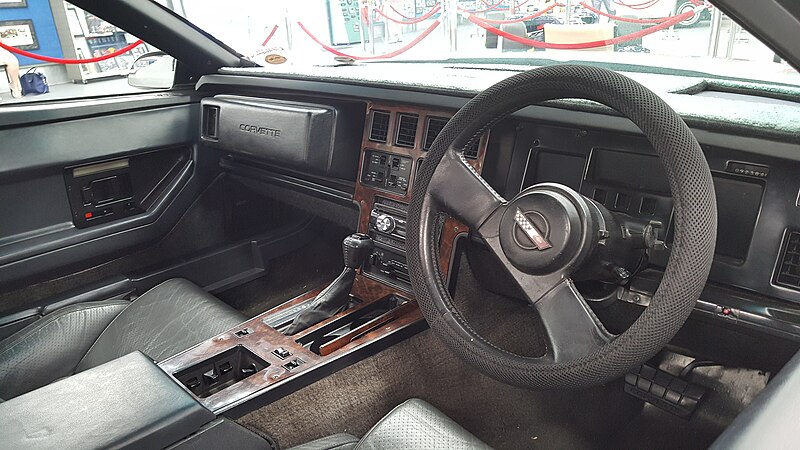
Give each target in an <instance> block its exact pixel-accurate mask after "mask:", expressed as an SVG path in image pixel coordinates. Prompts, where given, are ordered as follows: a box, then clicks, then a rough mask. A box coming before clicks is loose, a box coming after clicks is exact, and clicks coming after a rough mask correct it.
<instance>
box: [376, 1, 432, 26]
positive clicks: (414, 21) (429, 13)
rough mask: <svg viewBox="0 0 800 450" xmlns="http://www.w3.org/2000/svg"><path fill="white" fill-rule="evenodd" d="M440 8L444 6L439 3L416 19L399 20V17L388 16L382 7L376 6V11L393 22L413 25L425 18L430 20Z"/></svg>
mask: <svg viewBox="0 0 800 450" xmlns="http://www.w3.org/2000/svg"><path fill="white" fill-rule="evenodd" d="M392 9H394V8H392ZM440 9H442V8H441V6H438V5H437V6H434V7H433V9H431V10H430V11H428V12H427V13H425V14H423V15H421V16H419V17H417V18H416V19H410V20H397V19H393V18H391V17H389V16H387V15H386V14H385V13H384V12H383V11H381V10H380V9H378V8H375V12H376V13H378V15H380V16H383V17H384V18H385V19H386V20H390V21H392V22H394V23H399V24H401V25H413V24H415V23H420V22H422V21H423V20H428V19H430V18H431V16H433V15H434V14H436V13H437V12H439V10H440Z"/></svg>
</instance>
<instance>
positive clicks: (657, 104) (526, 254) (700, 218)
mask: <svg viewBox="0 0 800 450" xmlns="http://www.w3.org/2000/svg"><path fill="white" fill-rule="evenodd" d="M562 98H582V99H588V100H593V101H596V102H599V103H602V104H604V105H607V106H609V107H611V108H614V109H615V110H617V111H618V112H619V113H621V114H622V115H624V116H626V117H627V118H629V119H630V120H631V121H632V122H633V123H634V124H636V125H637V126H638V127H639V128H640V129H641V130H642V132H643V133H644V135H645V136H646V137H647V139H648V140H649V141H650V143H651V144H652V146H653V148H654V149H655V151H656V153H657V154H658V157H659V158H660V161H661V164H662V166H663V168H664V170H665V172H666V176H667V179H668V180H669V186H670V190H671V191H672V198H673V203H674V213H673V223H674V226H675V231H674V239H673V242H672V244H671V246H670V247H671V253H670V257H669V260H668V263H667V266H666V269H665V272H664V277H663V280H662V282H661V285H660V286H659V288H658V290H657V291H656V293H655V294H654V296H653V299H652V301H651V303H650V305H649V306H648V307H647V308H646V309H645V310H644V311H643V312H642V314H641V315H640V316H639V318H638V319H637V320H636V321H635V322H634V323H633V324H632V325H631V326H630V327H629V328H628V329H627V330H626V331H624V332H623V333H621V334H619V335H613V334H611V333H610V332H608V331H607V330H606V329H605V328H604V326H603V325H602V323H601V322H600V321H599V319H598V318H597V317H596V316H595V314H594V313H593V311H592V310H591V308H590V307H589V305H588V304H587V303H586V301H585V300H584V299H583V297H582V296H581V294H580V293H579V292H578V290H577V289H576V288H575V285H574V283H573V278H575V275H576V274H578V273H581V274H585V273H594V274H601V273H602V270H604V268H607V267H614V264H615V263H614V261H617V260H620V259H624V256H621V255H625V254H628V253H630V252H632V251H638V252H639V254H640V255H641V252H642V250H641V249H642V248H643V246H642V245H641V244H642V241H644V242H652V240H653V238H654V234H653V231H652V229H648V227H645V228H643V229H642V230H641V233H639V234H638V235H637V234H636V233H631V232H630V230H628V229H627V228H626V225H624V221H625V217H623V216H621V215H619V214H614V213H611V212H609V211H608V210H607V209H606V208H605V207H603V205H601V204H600V203H598V202H595V201H594V200H592V199H589V198H587V197H584V196H582V195H580V194H579V193H577V192H575V191H574V190H572V189H570V188H569V187H567V186H563V185H559V184H553V183H543V184H537V185H534V186H531V187H529V188H527V189H525V190H523V191H522V192H521V193H519V194H518V195H517V196H515V197H514V198H513V199H511V200H505V199H503V198H502V197H501V196H500V195H499V194H498V193H497V192H495V191H494V190H493V189H492V188H491V187H490V186H489V184H488V183H486V181H484V180H483V178H481V177H480V175H478V174H477V173H476V172H475V171H474V170H473V169H472V167H471V166H470V165H469V164H467V162H466V160H465V159H464V157H463V151H464V149H466V148H469V147H470V146H471V145H473V144H474V143H475V142H477V140H478V139H480V137H481V135H483V134H484V133H485V132H486V131H487V130H488V129H490V128H491V127H492V126H493V125H494V124H496V123H498V122H499V121H500V120H502V119H504V118H505V117H507V116H508V115H509V114H511V113H513V112H515V111H517V110H518V109H521V108H523V107H525V106H528V105H531V104H535V103H539V102H543V101H547V100H554V99H562ZM446 214H449V215H451V216H453V217H455V218H457V219H458V220H460V221H462V222H463V223H465V224H466V225H468V226H469V227H470V228H471V230H472V233H474V234H476V235H477V236H479V237H480V238H481V239H482V240H483V241H484V242H485V243H486V244H487V246H488V247H489V249H490V250H491V252H492V253H493V254H494V255H495V256H496V257H497V260H498V261H499V264H501V265H502V267H503V268H504V269H505V271H506V272H508V273H509V274H510V275H511V278H512V279H513V280H514V281H515V283H516V284H517V285H518V286H519V288H521V291H522V292H524V294H525V297H526V300H527V301H528V302H529V303H530V304H531V305H532V306H533V307H534V308H535V309H536V311H537V312H538V314H539V316H540V317H541V323H542V324H543V327H544V337H545V339H546V343H545V344H546V351H545V354H544V355H543V356H540V357H528V356H521V355H518V354H515V353H511V352H509V351H506V350H503V349H501V348H499V347H497V346H495V345H494V344H492V343H490V342H489V341H488V340H487V339H485V338H483V337H482V336H480V335H479V334H478V333H477V332H476V331H475V329H474V328H473V327H471V326H470V324H469V323H468V322H467V320H466V319H465V317H464V316H463V315H462V314H460V313H459V311H458V310H457V309H456V307H455V305H454V302H453V299H452V297H451V296H450V293H449V292H448V290H447V287H446V286H447V285H446V283H445V282H444V280H443V277H442V273H441V271H440V269H439V264H438V261H439V258H438V237H439V233H440V230H441V226H442V224H443V222H444V217H445V215H446ZM716 217H717V214H716V200H715V195H714V185H713V183H712V179H711V172H710V171H709V168H708V163H707V161H706V159H705V156H704V155H703V152H702V151H701V149H700V145H699V144H698V143H697V140H696V139H695V137H694V135H693V134H692V133H691V131H690V130H689V128H688V127H687V126H686V124H685V123H684V121H683V120H682V119H681V118H680V116H678V114H677V113H675V111H673V110H672V108H670V107H669V106H668V105H667V104H666V103H665V102H664V101H663V100H661V98H659V97H658V96H657V95H656V94H654V93H653V92H652V91H650V90H648V89H647V88H645V87H644V86H642V85H641V84H639V83H637V82H635V81H633V80H631V79H629V78H627V77H625V76H623V75H620V74H617V73H615V72H611V71H608V70H605V69H601V68H596V67H589V66H578V65H560V66H550V67H544V68H539V69H534V70H531V71H528V72H524V73H520V74H518V75H515V76H512V77H510V78H508V79H506V80H504V81H501V82H500V83H497V84H496V85H494V86H492V87H490V88H489V89H487V90H485V91H484V92H482V93H481V94H479V95H478V96H476V97H475V98H473V99H472V100H471V101H469V102H468V103H467V104H466V105H464V107H463V108H461V110H459V111H458V113H456V115H455V116H454V117H453V118H452V119H451V120H450V121H449V122H448V123H447V125H446V126H445V127H444V129H443V130H442V131H441V133H440V134H439V136H438V137H437V138H436V140H435V141H434V143H433V145H432V148H431V149H430V151H429V152H428V156H427V158H426V159H425V161H424V163H423V164H422V166H421V168H420V170H419V173H418V175H417V179H416V181H415V186H414V190H413V197H412V201H411V204H410V206H409V219H408V232H407V239H408V246H407V251H408V255H409V260H408V262H409V268H410V273H411V280H412V285H413V287H414V291H415V292H416V294H417V301H418V302H419V305H420V307H421V309H422V312H423V314H424V316H425V319H426V320H427V321H428V323H429V325H430V326H431V328H432V329H433V330H434V331H435V332H436V333H437V334H438V335H439V336H440V337H441V338H442V339H443V340H444V341H445V342H446V343H447V345H448V346H449V347H450V348H451V349H452V350H453V351H454V352H455V353H456V354H457V355H458V356H459V357H461V358H462V359H464V360H465V361H467V362H468V363H469V364H471V365H473V366H474V367H475V368H477V369H478V370H480V371H482V372H484V373H485V374H487V375H489V376H491V377H494V378H495V379H497V380H499V381H502V382H505V383H508V384H512V385H516V386H521V387H527V388H535V389H562V388H580V387H586V386H591V385H597V384H602V383H605V382H607V381H610V380H611V379H614V378H617V377H619V376H621V375H623V374H624V373H626V372H627V371H629V370H630V369H632V368H634V367H636V366H637V365H639V364H641V363H643V362H644V361H646V360H647V359H648V358H650V357H652V356H653V355H655V354H656V353H657V352H658V351H659V350H660V349H661V348H663V347H664V345H666V344H667V343H668V342H669V340H670V339H672V337H674V336H675V334H676V333H677V332H678V330H679V329H680V327H681V326H682V325H683V323H684V322H685V321H686V319H687V318H688V316H689V314H690V312H691V311H692V308H693V306H694V304H695V302H696V300H697V298H698V297H699V296H700V292H701V290H702V289H703V286H704V285H705V282H706V279H707V278H708V273H709V270H710V268H711V262H712V258H713V255H714V245H715V241H716V230H717V221H716ZM637 249H638V250H637ZM600 260H602V263H601V262H599V261H600ZM609 264H610V265H609ZM620 264H624V262H620ZM601 266H602V267H601ZM584 276H585V275H584Z"/></svg>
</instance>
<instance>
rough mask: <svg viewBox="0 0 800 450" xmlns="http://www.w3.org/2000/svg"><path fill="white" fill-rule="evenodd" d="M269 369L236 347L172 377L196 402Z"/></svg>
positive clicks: (253, 355)
mask: <svg viewBox="0 0 800 450" xmlns="http://www.w3.org/2000/svg"><path fill="white" fill-rule="evenodd" d="M267 367H269V363H268V362H266V361H264V360H263V359H261V358H259V357H258V356H257V355H256V354H255V353H253V352H251V351H250V350H249V349H248V348H247V347H244V346H242V345H237V346H236V347H233V348H230V349H228V350H225V351H224V352H222V353H219V354H217V355H214V356H212V357H210V358H208V359H206V360H203V361H202V362H199V363H197V364H195V365H193V366H191V367H188V368H186V369H181V370H179V371H178V372H175V373H174V374H173V375H174V376H175V378H177V379H178V381H180V382H181V383H183V385H184V386H186V387H187V388H189V390H190V391H192V393H193V394H194V395H196V396H197V397H199V398H206V397H208V396H210V395H212V394H214V393H216V392H219V391H221V390H223V389H225V388H226V387H228V386H231V385H233V384H236V383H238V382H239V381H242V380H244V379H245V378H248V377H251V376H253V375H255V374H256V373H258V372H259V371H261V370H263V369H266V368H267Z"/></svg>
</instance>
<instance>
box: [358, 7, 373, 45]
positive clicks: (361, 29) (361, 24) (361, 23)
mask: <svg viewBox="0 0 800 450" xmlns="http://www.w3.org/2000/svg"><path fill="white" fill-rule="evenodd" d="M364 11H366V13H367V17H361V13H362V12H364ZM358 17H359V19H360V20H359V24H358V34H359V38H361V51H362V52H366V51H367V39H366V36H364V19H367V18H369V3H368V2H367V1H366V0H362V1H361V2H360V3H359V6H358ZM370 22H372V21H370Z"/></svg>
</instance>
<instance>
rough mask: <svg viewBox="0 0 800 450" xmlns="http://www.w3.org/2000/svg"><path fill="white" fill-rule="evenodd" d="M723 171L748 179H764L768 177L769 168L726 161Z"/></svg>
mask: <svg viewBox="0 0 800 450" xmlns="http://www.w3.org/2000/svg"><path fill="white" fill-rule="evenodd" d="M725 171H726V172H729V173H735V174H738V175H745V176H749V177H758V178H766V177H767V175H769V167H767V166H762V165H760V164H749V163H742V162H736V161H728V165H727V166H726V167H725Z"/></svg>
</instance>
